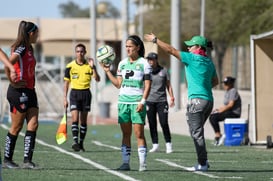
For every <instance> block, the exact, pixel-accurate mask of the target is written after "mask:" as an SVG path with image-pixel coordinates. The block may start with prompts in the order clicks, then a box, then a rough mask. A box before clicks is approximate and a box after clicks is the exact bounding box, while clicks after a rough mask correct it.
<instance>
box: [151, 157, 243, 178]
mask: <svg viewBox="0 0 273 181" xmlns="http://www.w3.org/2000/svg"><path fill="white" fill-rule="evenodd" d="M156 160H157V161H159V162H163V163H165V164H167V165H169V166H172V167H178V168H182V169H183V170H186V171H189V168H188V167H184V166H182V165H178V164H176V163H173V162H170V161H168V160H163V159H156ZM189 172H192V171H189ZM192 173H195V174H198V175H203V176H207V177H209V178H227V179H242V177H219V176H216V175H212V174H208V173H205V172H200V171H196V172H192Z"/></svg>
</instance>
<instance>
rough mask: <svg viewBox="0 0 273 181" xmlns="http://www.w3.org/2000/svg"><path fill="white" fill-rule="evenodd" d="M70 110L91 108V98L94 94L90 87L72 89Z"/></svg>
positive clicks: (88, 109)
mask: <svg viewBox="0 0 273 181" xmlns="http://www.w3.org/2000/svg"><path fill="white" fill-rule="evenodd" d="M69 99H70V111H73V110H78V111H85V112H89V111H90V110H91V108H90V106H91V99H92V94H91V91H90V90H89V89H85V90H76V89H72V90H71V91H70V97H69Z"/></svg>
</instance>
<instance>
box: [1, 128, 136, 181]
mask: <svg viewBox="0 0 273 181" xmlns="http://www.w3.org/2000/svg"><path fill="white" fill-rule="evenodd" d="M1 127H2V128H4V129H6V130H8V129H9V128H8V127H7V126H6V125H4V124H1ZM20 135H21V136H24V135H25V134H24V133H22V132H20ZM36 143H39V144H40V145H43V146H47V147H50V148H53V149H55V150H57V151H59V152H61V153H65V154H67V155H70V156H72V157H74V158H77V159H79V160H82V161H83V162H85V163H88V164H90V165H92V166H94V167H96V168H98V169H101V170H103V171H105V172H108V173H111V174H113V175H116V176H118V177H120V178H122V179H124V180H130V181H138V180H136V179H135V178H132V177H129V176H127V175H125V174H123V173H120V172H118V171H114V170H110V168H107V167H105V166H103V165H100V164H98V163H96V162H94V161H92V160H90V159H87V158H84V157H82V156H80V155H78V154H75V153H72V152H69V151H66V150H64V149H62V148H60V147H58V146H54V145H50V144H48V143H46V142H44V141H42V140H40V139H37V138H36Z"/></svg>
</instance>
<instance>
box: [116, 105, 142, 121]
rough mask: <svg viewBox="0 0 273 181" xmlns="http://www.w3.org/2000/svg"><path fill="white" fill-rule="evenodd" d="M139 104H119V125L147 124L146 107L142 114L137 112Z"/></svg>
mask: <svg viewBox="0 0 273 181" xmlns="http://www.w3.org/2000/svg"><path fill="white" fill-rule="evenodd" d="M136 109H137V104H118V123H129V122H131V123H133V124H145V118H146V105H145V109H143V110H142V111H141V112H136Z"/></svg>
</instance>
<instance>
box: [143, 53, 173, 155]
mask: <svg viewBox="0 0 273 181" xmlns="http://www.w3.org/2000/svg"><path fill="white" fill-rule="evenodd" d="M146 58H147V60H148V62H149V64H150V65H151V67H152V74H151V75H152V85H151V91H150V94H149V96H148V99H147V101H146V107H147V118H148V122H149V128H150V135H151V139H152V143H153V147H152V149H150V150H149V152H157V151H159V144H158V132H157V114H158V117H159V122H160V125H161V128H162V131H163V135H164V138H165V142H166V153H172V152H173V149H172V141H171V133H170V128H169V123H168V113H169V105H168V101H167V94H166V89H167V91H168V93H169V95H170V107H173V106H174V96H173V89H172V86H171V83H170V76H169V73H168V71H167V69H166V68H163V67H162V66H160V65H159V63H158V56H157V54H156V53H154V52H151V53H149V54H148V56H147V57H146Z"/></svg>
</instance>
